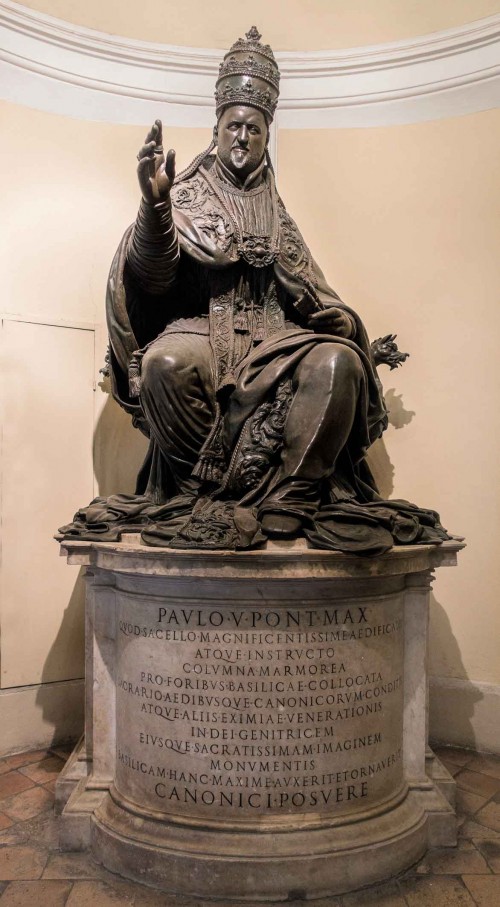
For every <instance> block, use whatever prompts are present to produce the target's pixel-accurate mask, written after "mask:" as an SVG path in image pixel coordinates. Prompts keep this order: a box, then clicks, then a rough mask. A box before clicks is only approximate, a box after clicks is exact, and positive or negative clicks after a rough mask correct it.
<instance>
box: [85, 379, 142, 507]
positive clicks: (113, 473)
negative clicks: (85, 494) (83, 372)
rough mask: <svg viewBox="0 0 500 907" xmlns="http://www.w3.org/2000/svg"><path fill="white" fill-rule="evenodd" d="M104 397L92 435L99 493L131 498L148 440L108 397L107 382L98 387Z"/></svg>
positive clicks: (111, 398)
mask: <svg viewBox="0 0 500 907" xmlns="http://www.w3.org/2000/svg"><path fill="white" fill-rule="evenodd" d="M99 388H100V389H101V391H102V392H103V393H105V394H107V400H106V403H105V404H104V407H103V410H102V412H101V415H100V416H99V420H98V422H97V425H96V429H95V432H94V447H93V455H94V474H95V477H96V480H97V487H98V493H99V495H101V496H102V497H108V496H109V495H110V494H133V493H134V491H135V483H136V478H137V473H138V472H139V469H140V467H141V466H142V463H143V460H144V458H145V456H146V451H147V448H148V444H147V439H146V438H145V437H144V435H143V434H142V433H141V432H140V431H138V429H136V428H134V427H133V426H132V420H131V418H130V416H129V415H128V414H127V413H126V412H124V411H123V410H122V409H121V407H120V406H118V404H117V403H116V401H115V400H114V399H113V397H112V395H111V387H110V382H109V378H104V379H103V381H101V382H100V383H99Z"/></svg>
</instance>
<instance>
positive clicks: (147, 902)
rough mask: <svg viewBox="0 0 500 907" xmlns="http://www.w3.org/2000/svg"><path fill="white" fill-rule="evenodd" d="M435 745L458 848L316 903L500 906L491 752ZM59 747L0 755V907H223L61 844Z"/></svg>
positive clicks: (338, 906) (499, 803)
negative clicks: (133, 879)
mask: <svg viewBox="0 0 500 907" xmlns="http://www.w3.org/2000/svg"><path fill="white" fill-rule="evenodd" d="M437 752H438V754H439V756H440V757H441V759H442V761H443V762H444V763H445V765H446V766H447V768H448V769H449V770H450V771H451V773H452V774H453V775H454V777H455V779H456V782H457V785H458V790H457V801H458V819H459V843H458V847H457V848H439V849H436V850H432V851H430V852H429V853H428V854H427V856H426V857H425V859H424V860H422V861H421V862H420V863H419V864H418V865H417V866H415V867H413V869H411V870H410V871H409V872H407V873H405V874H404V875H403V876H402V877H401V878H398V879H397V880H395V881H393V882H390V883H389V884H387V885H383V886H381V887H379V888H372V889H369V890H366V891H363V892H359V893H357V894H356V893H355V894H349V895H344V896H343V897H339V898H326V899H322V900H318V901H314V902H312V903H314V905H315V907H500V757H495V756H484V755H478V754H474V753H472V752H469V751H466V750H457V749H451V748H445V749H441V750H437ZM67 755H68V753H67V751H65V750H64V749H61V748H56V749H52V750H49V751H47V752H45V751H37V752H35V753H22V754H20V755H16V756H9V757H7V758H5V759H1V760H0V907H117V905H124V907H201V905H202V904H203V903H206V904H207V905H208V904H211V905H212V907H222V905H217V904H216V903H215V902H214V901H211V902H203V901H201V900H200V899H199V898H195V899H189V898H181V897H175V896H173V895H169V894H164V893H161V892H158V891H155V890H153V889H149V888H143V887H140V886H138V885H134V884H132V883H129V882H124V881H123V880H121V879H119V878H118V877H116V876H113V875H111V873H108V872H106V870H104V869H102V867H100V866H98V865H97V864H96V863H94V862H93V861H92V860H91V858H90V857H89V856H88V855H87V854H81V853H62V852H61V851H60V850H59V848H58V832H57V818H56V817H55V816H54V814H53V808H52V807H53V801H54V779H55V778H56V777H57V774H58V772H59V771H60V770H61V768H62V766H63V764H64V760H65V759H66V757H67ZM309 903H311V902H309ZM286 904H287V907H291V905H293V904H296V905H297V907H300V905H301V904H304V902H303V901H300V902H298V901H295V902H293V901H287V902H286ZM225 907H228V902H227V901H226V902H225ZM231 907H237V905H236V904H232V905H231ZM245 907H255V905H252V904H251V903H249V902H248V901H247V902H246V904H245ZM275 907H278V905H275ZM282 907H284V905H282Z"/></svg>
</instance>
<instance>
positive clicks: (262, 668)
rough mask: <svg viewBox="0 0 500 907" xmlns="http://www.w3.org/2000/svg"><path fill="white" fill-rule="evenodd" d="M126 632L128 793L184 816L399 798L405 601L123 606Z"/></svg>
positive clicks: (121, 757)
mask: <svg viewBox="0 0 500 907" xmlns="http://www.w3.org/2000/svg"><path fill="white" fill-rule="evenodd" d="M138 614H140V620H138V619H137V615H138ZM118 635H119V640H120V642H119V650H120V657H119V671H118V677H117V700H118V707H119V710H120V714H121V716H122V720H121V722H120V725H119V730H118V741H117V761H118V767H117V787H118V789H119V791H120V792H121V793H122V794H123V795H124V796H126V797H127V796H128V797H130V798H131V799H137V797H138V796H139V794H140V797H141V801H142V802H146V803H147V804H148V805H149V806H151V807H152V808H154V809H159V810H163V811H165V812H167V813H171V814H179V815H207V814H211V815H213V816H217V815H224V816H227V815H234V816H237V815H240V816H241V815H242V814H244V813H245V811H246V812H247V813H252V814H254V813H255V812H262V813H265V814H278V815H283V814H284V813H294V814H295V813H297V812H303V813H314V814H316V813H328V812H333V813H335V814H338V815H342V814H344V813H351V812H355V811H356V810H361V809H366V808H367V807H369V806H371V805H374V804H376V803H377V802H381V801H383V800H384V799H387V798H388V797H390V796H392V795H393V794H394V793H395V792H397V790H398V789H400V788H401V786H402V780H403V779H402V724H401V722H402V719H401V716H402V711H403V709H402V696H403V689H402V656H403V651H402V649H403V646H402V620H401V605H400V602H399V599H398V598H397V597H394V598H393V599H392V600H390V601H388V602H387V601H386V602H383V603H380V602H377V604H376V605H370V604H364V603H363V604H355V605H352V604H349V605H348V606H347V605H346V606H341V605H337V606H334V607H317V608H315V607H310V606H309V605H304V606H303V607H293V608H283V607H282V605H281V603H280V605H279V606H276V607H273V606H269V607H267V608H261V607H253V606H252V605H248V606H246V607H240V606H236V605H235V607H234V608H233V607H227V606H224V607H220V608H217V607H215V608H210V607H209V608H206V607H203V608H201V607H199V606H198V607H197V606H196V605H192V606H186V605H185V603H180V604H179V603H174V604H171V605H168V606H166V605H164V604H161V605H158V604H153V603H148V604H147V605H146V606H144V605H141V608H140V609H138V608H137V609H134V607H133V604H132V603H131V602H130V601H129V600H128V599H127V598H124V600H123V602H122V606H121V609H120V618H119V624H118Z"/></svg>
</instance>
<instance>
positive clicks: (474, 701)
mask: <svg viewBox="0 0 500 907" xmlns="http://www.w3.org/2000/svg"><path fill="white" fill-rule="evenodd" d="M429 736H430V739H431V742H434V743H441V744H445V745H450V746H464V747H467V748H468V749H472V750H478V751H479V752H485V753H496V754H497V755H500V684H492V683H482V682H480V681H474V680H462V679H458V678H454V677H435V676H434V677H430V679H429Z"/></svg>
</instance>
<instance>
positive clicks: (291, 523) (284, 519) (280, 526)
mask: <svg viewBox="0 0 500 907" xmlns="http://www.w3.org/2000/svg"><path fill="white" fill-rule="evenodd" d="M261 528H262V532H263V533H264V535H267V537H268V538H269V539H292V538H296V537H297V536H298V535H300V530H301V529H302V522H301V520H299V519H298V517H296V516H291V515H290V516H287V515H286V514H284V513H265V514H264V516H263V517H262V523H261Z"/></svg>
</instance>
